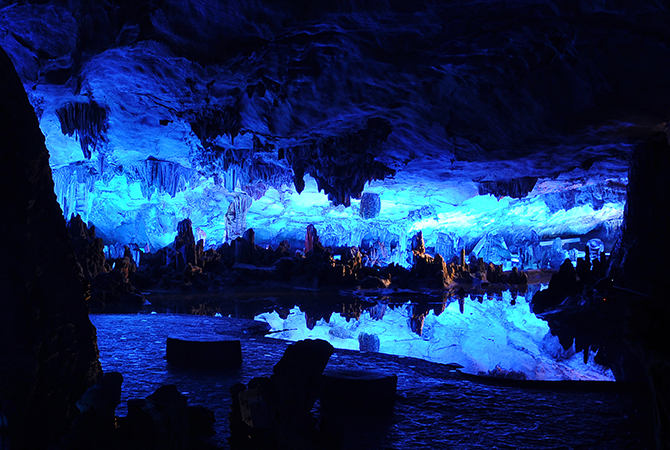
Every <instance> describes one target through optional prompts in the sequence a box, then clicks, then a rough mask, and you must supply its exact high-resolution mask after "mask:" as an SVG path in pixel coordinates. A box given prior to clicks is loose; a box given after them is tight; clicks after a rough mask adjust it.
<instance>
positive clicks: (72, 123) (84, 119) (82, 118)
mask: <svg viewBox="0 0 670 450" xmlns="http://www.w3.org/2000/svg"><path fill="white" fill-rule="evenodd" d="M56 115H57V116H58V120H59V121H60V127H61V131H62V132H63V134H66V135H68V136H73V135H74V136H75V138H76V139H78V140H79V145H81V151H82V152H83V153H84V157H85V158H86V159H91V154H92V152H93V151H94V150H96V148H97V147H98V145H99V144H100V143H101V142H104V141H105V133H106V132H107V110H106V109H105V108H104V107H102V106H100V105H98V104H97V103H96V102H95V101H94V100H91V101H90V102H89V103H84V102H68V103H66V104H65V105H63V106H62V107H60V108H58V109H57V110H56Z"/></svg>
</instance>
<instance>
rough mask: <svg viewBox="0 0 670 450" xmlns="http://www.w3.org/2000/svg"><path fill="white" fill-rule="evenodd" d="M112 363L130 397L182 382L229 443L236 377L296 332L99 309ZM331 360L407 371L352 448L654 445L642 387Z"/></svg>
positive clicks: (252, 371) (340, 355)
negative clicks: (233, 362)
mask: <svg viewBox="0 0 670 450" xmlns="http://www.w3.org/2000/svg"><path fill="white" fill-rule="evenodd" d="M91 321H92V322H93V324H94V325H95V326H96V327H97V329H98V346H99V348H100V360H101V362H102V366H103V369H104V370H105V371H118V372H121V373H122V374H123V376H124V383H123V392H122V403H121V405H120V406H119V408H118V409H117V415H120V416H124V415H125V414H126V401H127V400H128V399H130V398H143V397H146V396H148V395H150V394H151V393H153V391H154V390H156V389H157V388H158V387H159V386H160V385H162V384H175V385H177V387H178V388H179V390H180V391H181V392H182V393H184V394H185V395H186V396H187V397H188V399H189V404H190V405H202V406H206V407H208V408H210V409H212V410H213V411H214V413H215V415H216V418H217V423H216V425H215V428H216V431H217V436H216V438H215V442H216V443H218V444H219V445H221V446H222V447H224V448H228V443H227V438H228V436H229V430H228V413H229V410H230V409H229V408H230V394H229V391H228V389H229V387H230V386H231V385H232V384H234V383H237V382H248V381H249V380H250V379H251V378H252V377H254V376H261V375H269V374H271V373H272V367H273V366H274V364H275V363H276V362H277V361H278V360H279V359H280V358H281V355H282V354H283V352H284V350H285V348H286V346H287V345H288V344H287V343H286V342H283V341H279V340H274V339H266V338H264V337H261V336H258V335H251V334H245V333H243V332H241V331H240V328H239V326H230V325H228V322H229V320H228V319H227V318H220V317H206V316H191V315H171V314H120V315H101V314H94V315H91ZM168 336H170V337H180V338H185V339H203V340H204V339H225V338H226V337H230V338H235V339H240V340H241V342H242V355H243V360H244V362H243V364H242V366H241V367H240V368H239V369H236V370H232V371H228V372H207V371H198V372H196V371H185V370H181V369H175V368H173V367H170V366H169V365H168V363H167V362H166V360H165V345H166V339H167V337H168ZM329 367H333V368H357V369H363V370H366V369H368V370H376V371H384V372H388V373H395V374H397V375H398V399H397V402H396V406H395V410H394V414H393V416H392V417H391V419H390V422H389V423H388V424H386V425H385V426H383V427H381V428H365V427H363V428H360V429H355V427H354V431H352V432H351V433H350V434H348V435H347V444H348V447H347V448H388V449H396V448H397V449H400V448H409V447H411V448H418V449H433V448H464V449H470V448H473V449H477V448H487V449H488V448H529V449H547V448H601V449H613V448H621V449H626V448H630V449H644V448H651V447H652V442H653V439H652V437H651V432H652V431H651V418H650V417H649V413H648V412H647V408H646V406H647V405H646V403H644V402H641V401H640V400H639V399H637V398H636V395H634V394H621V393H595V392H561V391H553V390H552V391H548V390H535V389H522V388H510V387H500V386H487V385H483V384H480V383H476V382H472V381H467V380H461V379H454V378H453V376H450V375H449V374H448V373H447V372H446V371H445V370H444V367H443V366H440V365H439V364H433V363H428V362H425V361H421V360H415V359H410V358H400V357H396V356H391V355H381V354H360V353H358V352H353V351H346V350H338V351H336V353H335V354H334V355H333V357H331V360H330V362H329Z"/></svg>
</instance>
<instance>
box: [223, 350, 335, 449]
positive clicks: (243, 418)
mask: <svg viewBox="0 0 670 450" xmlns="http://www.w3.org/2000/svg"><path fill="white" fill-rule="evenodd" d="M333 351H334V349H333V346H332V345H330V344H329V343H328V342H326V341H323V340H320V339H317V340H310V339H308V340H304V341H299V342H296V343H295V344H292V345H290V346H289V347H288V348H287V349H286V351H285V352H284V355H283V356H282V358H281V359H280V360H279V362H277V364H276V365H275V366H274V369H273V372H274V373H273V375H272V376H270V377H269V378H267V377H263V378H254V379H252V380H251V381H250V382H249V385H248V390H247V386H244V385H242V384H240V385H235V386H233V387H232V388H231V395H232V396H233V405H232V408H231V409H232V413H231V415H230V419H231V420H230V423H231V425H230V427H231V435H232V437H231V447H233V448H281V449H296V450H297V449H308V448H315V441H314V438H315V435H316V433H315V432H316V430H315V425H316V421H315V420H314V417H313V416H312V408H313V407H314V402H315V401H316V399H317V398H318V396H319V394H320V393H321V389H322V386H323V377H322V373H323V370H324V369H325V368H326V364H327V363H328V359H329V358H330V356H331V355H332V354H333Z"/></svg>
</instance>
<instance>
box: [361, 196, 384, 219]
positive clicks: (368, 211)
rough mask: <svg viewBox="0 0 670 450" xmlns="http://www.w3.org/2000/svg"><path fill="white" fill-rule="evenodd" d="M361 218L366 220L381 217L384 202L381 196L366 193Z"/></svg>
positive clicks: (363, 197)
mask: <svg viewBox="0 0 670 450" xmlns="http://www.w3.org/2000/svg"><path fill="white" fill-rule="evenodd" d="M360 208H361V209H360V211H361V217H362V218H364V219H374V218H375V217H377V216H378V215H379V212H380V211H381V208H382V201H381V199H380V198H379V194H375V193H372V192H365V193H364V194H363V195H362V196H361V206H360Z"/></svg>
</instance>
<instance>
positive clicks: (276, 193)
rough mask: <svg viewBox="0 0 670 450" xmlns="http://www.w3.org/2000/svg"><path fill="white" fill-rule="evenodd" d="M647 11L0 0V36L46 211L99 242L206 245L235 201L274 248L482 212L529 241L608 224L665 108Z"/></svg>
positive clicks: (453, 221) (483, 227) (519, 4)
mask: <svg viewBox="0 0 670 450" xmlns="http://www.w3.org/2000/svg"><path fill="white" fill-rule="evenodd" d="M668 23H670V13H669V12H668V7H667V6H665V3H664V2H660V1H659V2H655V1H642V2H615V1H607V0H601V1H579V0H569V1H568V0H566V1H502V0H500V1H465V0H461V1H445V2H441V1H434V2H429V1H418V2H411V1H409V2H408V1H396V0H391V1H370V2H368V1H365V2H364V1H343V2H311V1H306V0H304V1H288V0H286V1H271V2H259V1H245V2H233V1H230V2H228V1H225V2H222V1H215V0H200V1H198V0H191V1H188V0H184V1H170V0H165V1H158V0H154V1H135V2H132V1H109V0H108V1H100V0H96V1H90V2H89V1H76V0H71V1H55V0H51V1H34V2H31V1H1V2H0V46H2V47H3V48H4V49H5V51H6V52H7V53H8V54H9V55H10V57H11V58H12V60H13V62H14V64H15V66H16V69H17V72H18V73H19V75H20V77H21V79H22V81H23V83H24V87H25V89H26V91H27V92H28V94H29V98H30V100H31V103H32V104H33V106H34V108H35V111H36V113H37V115H38V118H39V119H40V126H41V129H42V131H43V133H44V135H45V137H46V143H47V147H48V149H49V151H50V154H51V167H52V169H53V173H54V181H55V184H56V193H57V195H58V198H59V201H60V203H61V206H62V208H63V210H64V213H65V214H66V215H69V214H71V213H75V212H77V213H80V214H82V215H83V216H85V218H86V219H87V220H89V221H90V222H91V223H94V224H95V225H96V226H97V227H98V228H99V230H100V233H102V235H103V236H104V237H106V238H107V239H108V240H109V241H110V242H111V241H119V242H123V241H125V242H138V243H149V244H150V246H151V247H153V248H155V247H157V246H160V245H165V244H167V243H168V242H169V240H170V239H171V238H172V237H173V236H174V232H175V230H176V222H177V221H178V220H181V219H183V218H184V216H189V217H191V219H192V220H193V221H194V226H197V227H200V228H201V229H202V230H203V232H204V233H206V234H209V235H210V236H211V238H212V239H213V240H214V241H217V242H220V241H221V239H222V236H223V235H224V234H225V233H223V227H224V222H225V220H224V218H223V217H224V216H225V215H226V213H227V212H228V210H229V205H230V204H232V202H233V200H234V198H235V197H239V196H240V195H248V196H250V197H251V198H252V200H253V204H252V206H251V209H250V210H249V215H248V218H247V220H248V222H249V226H254V227H256V228H257V229H258V231H257V236H258V238H259V239H260V240H261V241H263V240H265V241H267V242H268V243H273V244H276V243H277V242H276V241H278V240H279V239H280V238H286V237H291V236H292V237H293V238H294V239H297V238H298V237H299V236H300V233H302V235H303V236H304V231H300V230H304V226H305V225H306V224H308V223H313V222H317V223H319V224H321V226H322V227H323V228H324V233H325V234H326V235H327V234H328V233H331V234H332V235H333V236H337V235H338V234H339V235H343V234H348V235H350V234H351V230H359V231H358V233H359V234H357V238H356V239H357V240H358V241H359V242H360V240H361V238H364V237H365V236H370V235H375V236H381V234H383V233H385V232H386V233H388V232H389V230H390V229H391V228H393V227H396V228H393V230H392V231H393V233H394V234H393V235H394V236H395V238H394V239H396V240H397V239H398V236H402V235H403V233H405V234H407V233H411V232H412V231H414V230H417V229H422V228H424V227H427V228H426V230H427V232H428V233H431V232H432V233H433V234H434V233H436V232H438V231H440V230H443V231H444V230H447V231H448V230H450V229H458V230H461V231H460V235H461V236H465V235H467V237H468V238H470V239H474V238H476V237H477V236H481V235H482V234H484V233H486V232H488V230H489V228H487V227H490V226H493V228H491V230H493V231H496V230H498V231H499V229H497V228H495V224H493V225H492V219H491V217H492V214H493V213H491V211H499V210H500V211H502V210H503V209H504V210H505V211H506V212H504V213H503V212H496V213H495V214H493V216H495V218H497V223H498V224H499V225H498V226H499V227H504V226H506V225H505V224H509V223H511V221H512V219H513V218H514V217H516V218H518V222H515V223H521V224H526V225H527V228H529V229H530V228H532V229H534V230H535V231H536V232H537V233H539V234H540V235H542V236H547V237H550V236H556V235H570V234H579V233H588V232H590V231H592V230H593V229H596V228H598V227H601V228H602V227H603V226H604V225H603V224H604V223H606V222H608V221H609V222H612V221H614V222H616V221H617V220H618V221H620V218H621V211H622V209H623V202H624V201H625V186H626V182H627V158H628V155H629V152H630V150H631V148H632V146H633V145H635V142H636V141H637V140H638V139H641V138H644V136H645V135H646V134H648V133H649V132H651V131H653V130H662V129H663V126H664V125H663V122H664V121H665V120H666V119H667V117H668V113H669V112H670V101H669V100H670V99H669V97H670V90H668V83H667V81H668V74H669V73H670V47H669V44H670V28H668V27H667V24H668ZM363 192H372V193H376V194H378V195H379V196H380V197H381V200H382V201H381V212H380V215H379V216H378V217H377V218H376V219H374V220H376V221H377V222H376V223H377V225H376V226H375V225H370V223H369V220H368V221H365V220H363V219H360V216H359V215H357V213H356V210H357V208H358V204H359V202H360V200H359V199H360V197H361V194H362V193H363ZM533 199H538V200H537V201H536V200H533ZM501 202H502V203H501ZM524 202H525V203H524ZM538 202H540V203H538ZM524 205H525V206H527V208H525V209H524V208H522V206H524ZM514 208H517V210H516V212H510V211H512V210H514ZM574 208H582V209H584V208H586V209H588V211H585V212H584V211H583V212H580V213H579V214H576V215H574V217H573V216H570V217H572V218H568V216H566V211H570V210H572V209H574ZM589 208H590V209H589ZM524 211H525V212H524ZM580 211H581V210H580ZM478 213H481V214H480V215H478ZM561 214H563V215H561ZM580 214H581V215H580ZM526 216H528V217H526ZM531 216H533V217H535V218H537V217H541V218H542V219H541V220H542V223H536V222H533V220H534V219H533V217H531ZM524 217H526V219H524ZM524 220H526V222H527V223H526V222H524ZM538 220H540V219H538ZM570 220H573V221H574V222H575V223H569V222H570ZM401 223H402V224H401ZM391 225H393V227H392V226H391ZM431 227H432V228H431ZM450 227H451V228H450ZM459 227H460V228H459ZM382 229H383V230H382ZM375 233H376V234H375ZM387 237H388V236H387ZM352 239H353V238H352ZM335 240H337V239H335ZM337 243H339V244H346V243H347V242H345V241H342V240H341V239H340V241H338V242H337ZM351 243H355V242H354V241H352V242H351Z"/></svg>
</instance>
